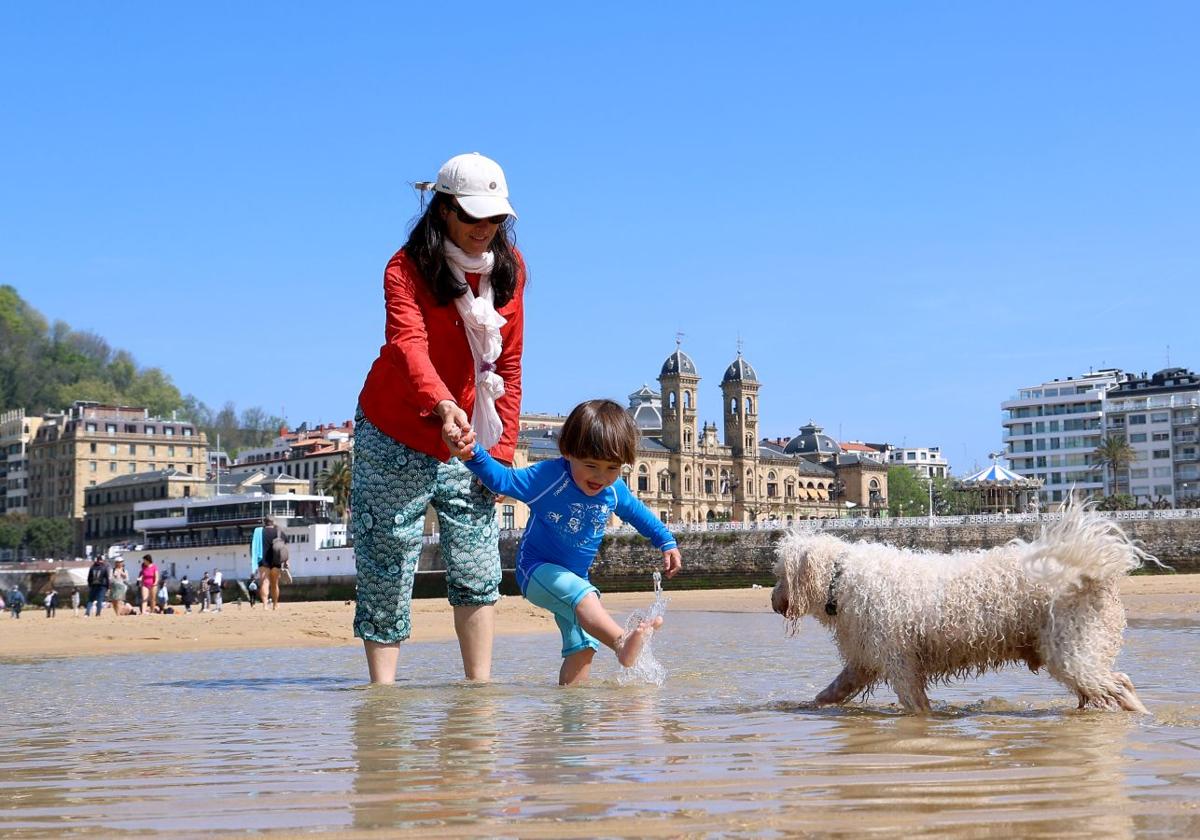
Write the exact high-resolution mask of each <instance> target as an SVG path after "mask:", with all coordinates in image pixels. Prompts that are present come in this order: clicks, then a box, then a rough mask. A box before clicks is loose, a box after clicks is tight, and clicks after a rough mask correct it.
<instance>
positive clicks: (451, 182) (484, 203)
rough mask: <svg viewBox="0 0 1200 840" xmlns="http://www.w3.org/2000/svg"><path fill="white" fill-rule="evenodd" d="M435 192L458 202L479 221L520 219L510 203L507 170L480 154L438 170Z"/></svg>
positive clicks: (455, 159) (452, 160)
mask: <svg viewBox="0 0 1200 840" xmlns="http://www.w3.org/2000/svg"><path fill="white" fill-rule="evenodd" d="M433 188H434V190H436V191H437V192H440V193H445V194H446V195H452V196H454V197H455V198H457V199H458V203H459V205H460V206H461V207H462V209H463V210H465V211H467V213H468V214H469V215H471V216H474V217H475V218H476V219H486V218H488V217H490V216H512V217H513V218H514V219H515V218H516V217H517V211H516V210H513V207H512V205H511V204H509V203H508V182H507V181H505V180H504V170H503V169H501V168H500V164H498V163H496V161H494V160H492V159H491V158H487V157H484V156H483V155H481V154H479V152H471V153H470V154H466V155H455V156H454V157H452V158H450V160H448V161H446V162H445V163H443V164H442V168H441V169H439V170H438V175H437V183H435V184H434V185H433Z"/></svg>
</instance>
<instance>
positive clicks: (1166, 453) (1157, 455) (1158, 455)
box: [1150, 449, 1171, 458]
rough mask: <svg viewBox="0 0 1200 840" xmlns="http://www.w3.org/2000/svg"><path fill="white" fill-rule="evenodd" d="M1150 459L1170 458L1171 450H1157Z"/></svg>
mask: <svg viewBox="0 0 1200 840" xmlns="http://www.w3.org/2000/svg"><path fill="white" fill-rule="evenodd" d="M1150 457H1151V458H1170V457H1171V450H1170V449H1155V450H1154V452H1153V453H1152V454H1151V455H1150Z"/></svg>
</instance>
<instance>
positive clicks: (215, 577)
mask: <svg viewBox="0 0 1200 840" xmlns="http://www.w3.org/2000/svg"><path fill="white" fill-rule="evenodd" d="M224 583H225V576H224V575H223V574H221V570H220V569H213V573H212V584H211V587H212V602H213V611H214V612H220V611H221V603H222V602H221V587H222V586H223V585H224Z"/></svg>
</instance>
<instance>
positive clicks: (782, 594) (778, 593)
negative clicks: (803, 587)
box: [771, 585, 788, 615]
mask: <svg viewBox="0 0 1200 840" xmlns="http://www.w3.org/2000/svg"><path fill="white" fill-rule="evenodd" d="M787 608H788V599H787V592H786V591H785V590H784V588H783V587H782V586H778V585H777V586H776V587H775V588H774V589H773V590H772V591H771V609H773V610H775V612H777V613H779V614H780V615H787Z"/></svg>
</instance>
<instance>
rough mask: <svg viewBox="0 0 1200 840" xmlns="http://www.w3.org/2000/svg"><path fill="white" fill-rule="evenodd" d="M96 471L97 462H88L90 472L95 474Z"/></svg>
mask: <svg viewBox="0 0 1200 840" xmlns="http://www.w3.org/2000/svg"><path fill="white" fill-rule="evenodd" d="M95 471H96V462H95V461H88V472H95Z"/></svg>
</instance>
